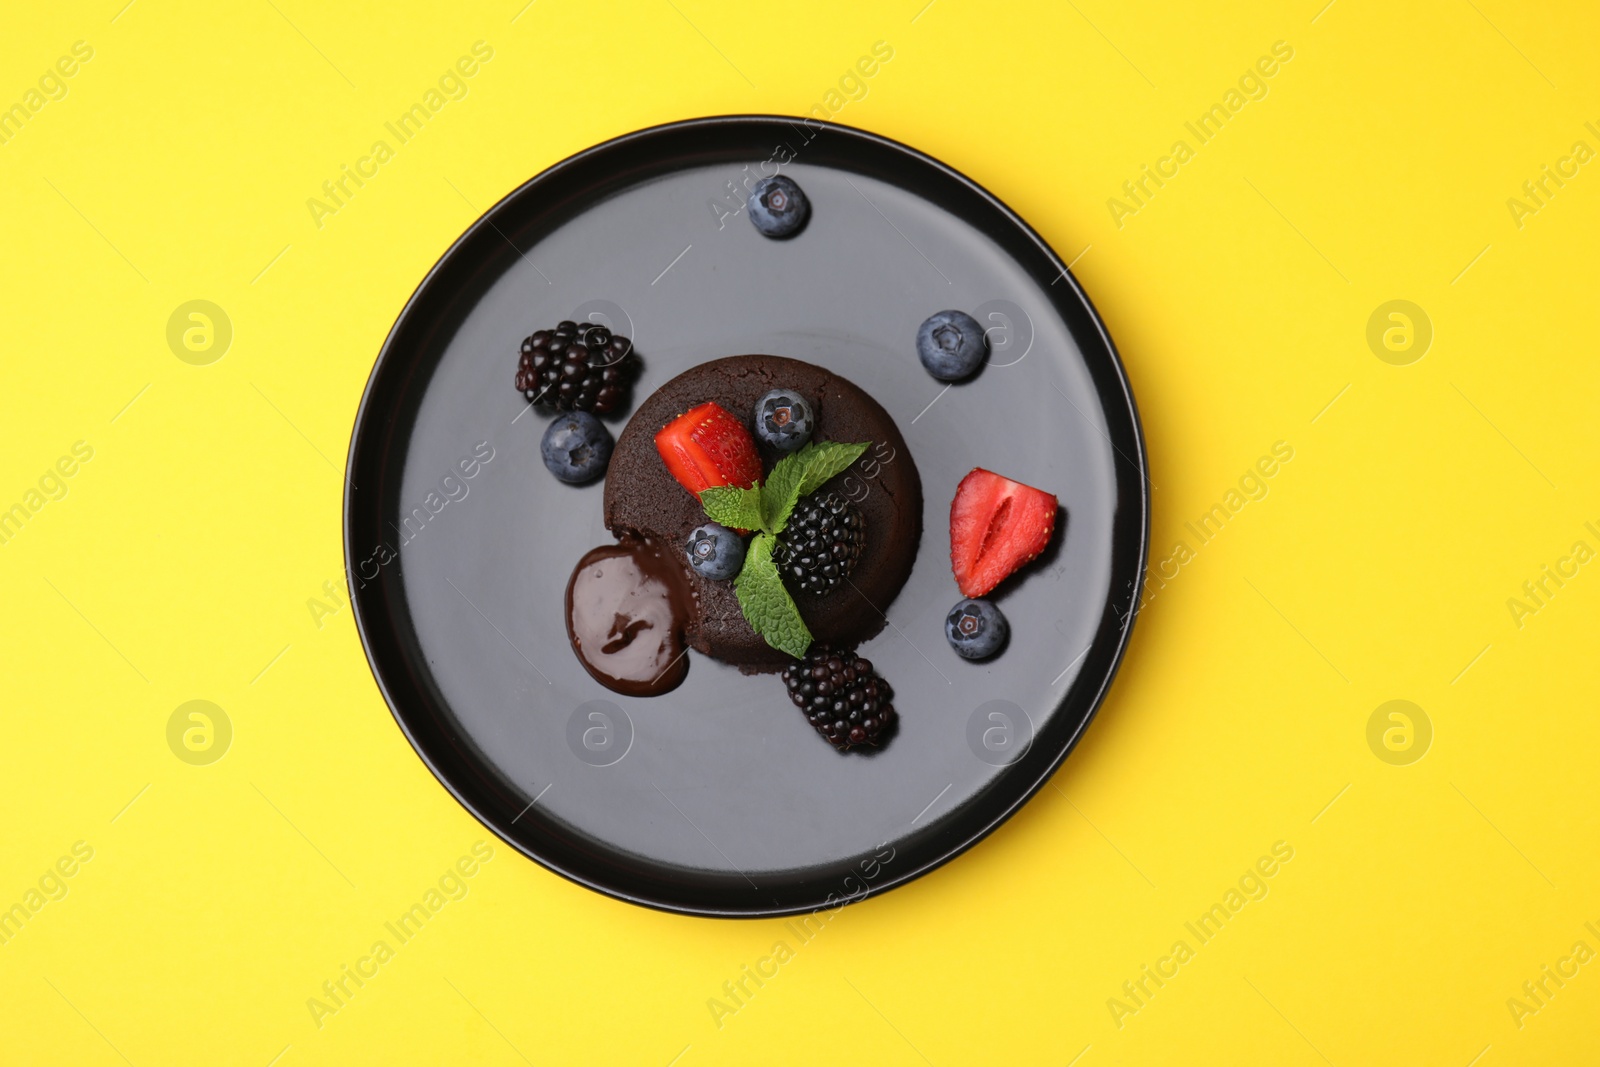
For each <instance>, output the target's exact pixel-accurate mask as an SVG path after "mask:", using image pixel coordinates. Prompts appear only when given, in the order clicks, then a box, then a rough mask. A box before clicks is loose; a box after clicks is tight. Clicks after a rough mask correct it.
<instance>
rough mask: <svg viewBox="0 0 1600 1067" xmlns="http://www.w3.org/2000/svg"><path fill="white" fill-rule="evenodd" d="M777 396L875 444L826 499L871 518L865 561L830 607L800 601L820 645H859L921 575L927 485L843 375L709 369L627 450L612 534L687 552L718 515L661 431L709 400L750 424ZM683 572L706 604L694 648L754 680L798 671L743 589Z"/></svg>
mask: <svg viewBox="0 0 1600 1067" xmlns="http://www.w3.org/2000/svg"><path fill="white" fill-rule="evenodd" d="M771 389H788V390H794V391H796V392H798V393H801V394H803V395H804V396H805V397H806V398H807V399H809V401H810V403H811V405H812V408H813V411H814V417H815V420H816V425H815V428H814V439H815V440H819V441H838V442H846V443H855V442H870V445H869V447H868V449H867V451H866V453H865V454H864V455H862V457H861V458H860V459H859V460H857V461H856V463H855V464H854V465H853V466H852V467H851V468H850V469H848V470H846V471H845V472H844V473H842V474H840V475H837V476H836V477H835V478H833V479H832V480H831V481H829V482H828V483H826V484H825V485H824V486H823V488H822V490H821V491H827V490H830V489H836V490H838V491H840V492H842V493H843V494H845V495H846V496H847V497H848V498H849V499H850V500H851V501H853V502H854V503H855V504H856V506H857V507H859V508H860V511H861V514H862V517H863V518H864V520H865V526H866V541H865V546H864V547H863V549H862V552H861V557H860V559H859V561H858V562H857V563H856V565H855V567H854V570H853V571H852V572H851V574H850V577H849V581H848V582H846V583H845V584H844V585H843V586H842V587H840V588H838V589H836V590H834V591H833V592H831V593H829V594H828V595H826V596H820V597H819V596H813V595H809V594H806V593H797V594H796V595H795V598H794V599H795V603H796V604H797V605H798V607H799V609H800V614H801V615H802V617H803V618H804V619H805V621H806V625H807V626H808V627H809V628H810V630H811V633H812V635H813V636H814V637H815V639H816V640H817V642H819V643H825V644H828V645H833V646H836V647H850V646H854V645H856V644H858V643H859V642H861V641H864V640H866V639H867V638H869V637H872V636H873V635H874V634H876V633H878V631H880V630H881V629H882V628H883V626H884V624H885V621H886V619H885V615H884V613H885V612H886V611H887V610H888V608H889V604H890V603H891V602H892V601H893V600H894V598H895V596H896V595H898V594H899V592H900V589H901V587H902V586H903V585H905V582H906V579H907V577H909V576H910V574H911V566H912V564H913V563H914V562H915V560H916V555H917V544H918V541H919V540H920V538H921V536H922V481H921V479H920V478H919V477H918V475H917V467H916V463H915V462H914V461H913V460H912V457H911V452H910V449H908V448H907V447H906V443H905V439H904V438H903V437H901V436H900V431H899V429H898V428H897V427H896V426H895V424H894V421H893V420H892V419H891V418H890V417H889V414H888V412H886V411H884V410H883V408H882V407H881V406H880V405H879V404H878V402H877V401H875V400H873V399H872V397H870V396H868V395H867V394H866V393H865V392H863V391H862V390H861V389H860V388H858V387H857V386H856V385H854V384H853V383H852V382H850V381H849V380H847V379H845V378H843V377H840V376H839V375H837V374H834V373H833V372H832V371H829V370H826V369H824V368H822V367H818V366H816V365H814V364H811V363H805V362H802V361H800V360H795V359H786V358H784V357H781V356H767V355H748V356H732V357H729V358H726V359H718V360H713V361H711V362H709V363H703V364H701V365H699V366H697V367H694V368H693V369H691V370H688V371H685V372H684V373H683V374H680V375H678V376H677V377H676V378H673V379H672V380H671V381H669V382H667V383H666V384H665V385H663V386H661V388H659V389H657V390H656V391H655V393H654V394H652V395H651V396H650V397H649V399H647V400H645V401H644V403H642V404H640V405H639V408H638V410H637V411H636V412H634V415H633V418H632V419H631V420H629V422H628V425H627V427H626V428H625V429H624V430H623V431H622V434H621V436H620V437H618V439H617V443H616V448H615V450H614V451H613V452H612V455H611V462H610V466H609V467H608V468H607V471H606V481H605V523H606V526H607V528H608V529H610V530H611V532H612V533H613V534H615V535H616V536H617V537H619V538H624V539H640V538H645V539H649V540H651V541H654V542H658V543H661V544H663V545H681V544H682V543H684V541H685V540H686V538H687V537H688V535H689V532H690V531H691V530H693V529H694V528H695V527H696V526H697V525H700V524H701V523H704V522H705V521H706V515H705V512H704V510H703V509H702V507H701V504H700V501H699V500H698V499H697V498H696V497H695V496H693V495H692V494H691V493H689V492H688V491H687V490H685V489H684V487H683V486H681V485H679V484H678V482H677V481H676V480H674V478H673V476H672V475H671V474H670V473H669V472H668V470H667V468H666V466H665V465H664V464H663V462H662V458H661V455H660V454H659V453H658V452H657V449H656V444H655V440H654V438H655V434H656V432H657V431H659V430H660V429H661V428H662V427H663V426H665V425H666V424H667V423H669V422H671V421H672V420H673V419H674V418H676V417H677V416H679V415H681V414H683V413H684V412H685V411H687V410H688V409H690V408H692V407H694V406H696V405H698V404H703V403H705V402H707V401H711V402H714V403H716V404H719V405H721V406H722V407H724V408H726V409H727V410H728V411H730V412H734V413H737V414H739V415H740V416H741V417H743V418H747V419H748V418H749V417H750V413H751V412H752V411H753V409H754V407H755V403H756V401H757V399H758V398H760V397H761V396H762V395H763V394H764V393H766V392H767V391H768V390H771ZM759 447H760V450H761V455H762V461H763V464H764V466H765V467H766V469H768V470H771V468H772V465H773V463H775V462H776V461H777V459H778V458H779V455H780V454H779V453H778V452H777V451H776V450H775V449H773V448H771V447H770V446H769V445H766V444H761V445H760V446H759ZM683 571H684V575H685V578H686V580H687V582H688V583H689V586H690V591H691V593H692V595H693V601H694V605H695V606H694V610H693V611H692V612H691V616H692V617H691V618H690V619H688V620H687V622H686V626H685V638H686V640H687V641H688V643H689V645H690V646H691V647H693V648H695V649H697V650H698V651H700V652H702V653H705V654H706V655H709V656H713V657H715V658H717V659H720V660H723V661H725V662H729V663H734V664H738V665H740V666H742V667H746V668H750V669H757V670H763V669H778V668H781V667H783V666H785V665H787V664H788V663H789V662H791V660H790V657H788V656H787V655H785V654H784V653H783V652H780V651H778V650H777V649H774V648H772V647H770V646H769V645H768V644H767V643H766V641H765V640H764V639H763V638H762V637H761V636H760V635H758V634H756V633H755V632H754V631H753V630H752V629H751V628H750V625H749V623H747V622H746V621H745V618H744V614H743V612H742V611H741V610H740V607H739V601H738V597H737V595H736V594H735V591H734V584H733V583H732V582H728V581H720V582H719V581H711V580H708V579H705V578H702V577H700V576H699V575H697V574H694V573H693V572H692V571H691V570H690V568H689V567H688V566H687V565H686V564H685V565H683Z"/></svg>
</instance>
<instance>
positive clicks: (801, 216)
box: [749, 174, 811, 237]
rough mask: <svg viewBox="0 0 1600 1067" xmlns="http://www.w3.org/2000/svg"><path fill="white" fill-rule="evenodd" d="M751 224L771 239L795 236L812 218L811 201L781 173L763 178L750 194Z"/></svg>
mask: <svg viewBox="0 0 1600 1067" xmlns="http://www.w3.org/2000/svg"><path fill="white" fill-rule="evenodd" d="M749 207H750V221H751V222H753V223H755V226H756V229H758V230H760V231H761V232H762V233H764V234H766V235H767V236H768V237H792V236H794V235H795V234H797V233H799V232H800V228H801V227H802V226H804V225H805V224H806V219H808V218H810V217H811V202H810V201H809V200H807V199H806V194H805V193H802V192H801V191H800V187H799V186H798V185H796V184H795V183H794V182H792V181H790V180H789V179H788V178H785V177H784V176H783V175H781V174H775V175H773V176H772V177H770V178H762V179H761V180H760V181H758V182H756V187H755V189H754V190H753V191H752V192H751V193H750V202H749Z"/></svg>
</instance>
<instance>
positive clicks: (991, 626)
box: [944, 600, 1011, 659]
mask: <svg viewBox="0 0 1600 1067" xmlns="http://www.w3.org/2000/svg"><path fill="white" fill-rule="evenodd" d="M1010 633H1011V624H1010V623H1008V622H1006V617H1005V615H1003V614H1002V613H1001V611H1000V609H999V608H997V607H995V605H994V604H993V603H992V602H991V601H988V600H963V601H961V602H960V603H959V604H957V605H956V606H955V607H953V608H951V609H950V614H949V615H946V616H945V620H944V636H945V640H947V641H949V642H950V647H951V648H953V649H955V650H956V654H957V655H959V656H960V657H961V658H962V659H988V658H989V657H990V656H992V655H994V654H995V653H996V652H999V651H1000V649H1001V648H1002V647H1004V646H1005V643H1006V638H1007V637H1008V636H1010Z"/></svg>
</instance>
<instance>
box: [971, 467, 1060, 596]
mask: <svg viewBox="0 0 1600 1067" xmlns="http://www.w3.org/2000/svg"><path fill="white" fill-rule="evenodd" d="M1056 508H1057V503H1056V498H1055V496H1054V495H1052V494H1050V493H1046V492H1045V491H1044V490H1042V489H1035V488H1033V487H1032V486H1028V485H1023V484H1022V483H1021V482H1014V481H1012V480H1011V479H1010V478H1003V477H1001V476H1000V475H998V474H995V473H994V472H993V471H986V470H984V469H983V468H982V467H977V468H975V469H973V471H972V472H971V473H969V474H968V475H967V476H966V477H965V478H963V479H961V484H960V485H958V486H957V487H956V495H955V499H954V500H952V501H951V502H950V567H951V569H952V570H953V571H955V576H956V585H957V586H959V587H960V588H961V593H962V595H963V596H967V597H981V596H983V595H984V594H985V593H988V592H989V591H990V590H992V589H993V588H994V587H995V586H997V585H999V584H1000V583H1001V582H1002V581H1004V580H1005V579H1006V578H1008V577H1009V576H1010V575H1011V574H1012V573H1013V572H1014V571H1016V569H1017V568H1018V567H1021V566H1022V565H1023V564H1024V563H1027V562H1029V561H1030V560H1033V559H1035V558H1036V557H1037V556H1038V555H1039V553H1041V552H1043V551H1044V549H1045V546H1046V545H1048V544H1049V543H1050V536H1051V534H1052V533H1054V532H1055V528H1056Z"/></svg>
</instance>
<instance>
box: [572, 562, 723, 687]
mask: <svg viewBox="0 0 1600 1067" xmlns="http://www.w3.org/2000/svg"><path fill="white" fill-rule="evenodd" d="M661 553H662V550H661V545H660V544H659V543H658V542H656V541H654V540H652V539H649V538H628V539H625V540H623V541H622V542H621V543H620V544H615V545H601V546H600V547H599V548H595V549H591V550H590V551H589V552H588V553H587V554H585V555H584V557H583V559H581V560H579V561H578V566H577V568H576V569H575V570H574V571H573V572H572V579H571V581H569V582H568V583H567V636H568V637H569V638H570V639H571V640H572V651H573V652H575V653H577V656H578V661H579V662H580V663H582V664H583V665H584V667H585V668H586V669H587V670H588V672H589V673H590V674H591V675H593V676H594V679H595V681H597V682H599V683H600V684H601V685H603V686H605V687H606V688H607V689H610V690H612V691H614V692H618V693H622V694H624V695H626V696H633V697H646V696H658V695H660V694H662V693H666V692H669V691H671V690H673V689H676V688H677V687H678V686H679V684H680V683H682V682H683V679H684V676H685V675H687V674H688V673H689V658H688V656H686V655H684V649H685V645H684V642H683V630H684V626H685V624H686V623H687V622H688V621H689V617H690V613H691V612H692V611H693V605H694V601H693V596H692V595H691V594H690V592H689V586H688V583H687V582H686V581H685V580H684V576H683V573H682V569H681V568H680V567H679V566H678V564H677V563H676V562H675V561H674V560H670V559H667V558H664V557H663V556H662V554H661Z"/></svg>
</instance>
